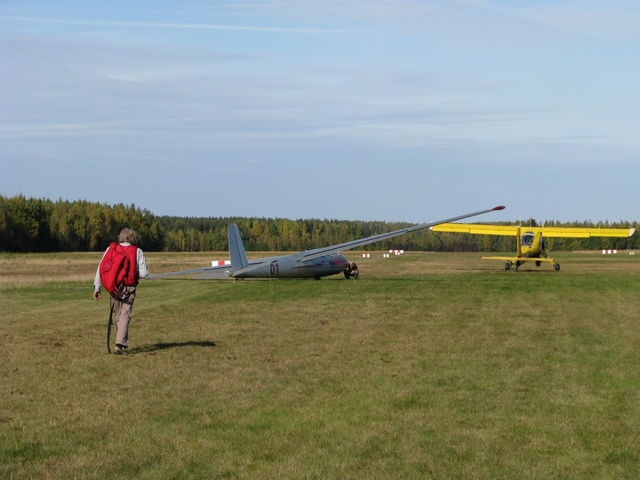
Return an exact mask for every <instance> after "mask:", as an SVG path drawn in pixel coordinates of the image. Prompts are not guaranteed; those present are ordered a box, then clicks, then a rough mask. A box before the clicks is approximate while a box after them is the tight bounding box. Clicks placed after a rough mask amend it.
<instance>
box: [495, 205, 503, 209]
mask: <svg viewBox="0 0 640 480" xmlns="http://www.w3.org/2000/svg"><path fill="white" fill-rule="evenodd" d="M493 209H494V210H504V205H498V206H497V207H493Z"/></svg>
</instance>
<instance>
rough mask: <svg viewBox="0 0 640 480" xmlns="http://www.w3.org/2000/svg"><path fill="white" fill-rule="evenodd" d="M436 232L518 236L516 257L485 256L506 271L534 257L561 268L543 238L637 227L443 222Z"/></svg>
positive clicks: (615, 233)
mask: <svg viewBox="0 0 640 480" xmlns="http://www.w3.org/2000/svg"><path fill="white" fill-rule="evenodd" d="M431 230H433V231H434V232H456V233H471V234H474V235H508V236H514V237H516V242H517V251H516V256H515V257H504V256H503V257H482V258H483V259H485V260H503V261H506V263H505V264H504V269H505V270H510V269H511V267H512V266H513V265H515V267H516V270H518V267H520V265H522V264H523V263H525V262H527V261H529V260H535V262H536V265H537V266H538V267H539V266H540V264H541V263H542V260H544V261H547V262H549V263H550V264H551V265H552V266H553V269H554V270H556V271H558V270H560V264H559V263H557V262H556V261H555V260H554V259H553V258H549V257H548V256H547V252H546V249H545V243H544V238H543V235H544V236H545V237H548V238H552V237H556V238H590V237H630V236H631V235H633V233H634V232H635V230H636V229H635V228H629V229H627V228H569V227H566V228H565V227H523V226H504V225H477V224H471V223H442V224H440V225H435V226H433V227H431Z"/></svg>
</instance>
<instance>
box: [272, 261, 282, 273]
mask: <svg viewBox="0 0 640 480" xmlns="http://www.w3.org/2000/svg"><path fill="white" fill-rule="evenodd" d="M269 272H270V273H271V275H277V274H278V273H279V272H280V269H279V268H278V263H277V262H274V263H272V264H271V265H269Z"/></svg>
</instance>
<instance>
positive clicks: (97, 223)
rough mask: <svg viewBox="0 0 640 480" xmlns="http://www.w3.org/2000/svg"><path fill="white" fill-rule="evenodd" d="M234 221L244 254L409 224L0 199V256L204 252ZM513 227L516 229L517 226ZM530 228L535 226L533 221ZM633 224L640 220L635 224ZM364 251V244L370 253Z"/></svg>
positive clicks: (456, 246)
mask: <svg viewBox="0 0 640 480" xmlns="http://www.w3.org/2000/svg"><path fill="white" fill-rule="evenodd" d="M230 223H237V224H238V226H239V227H240V232H241V234H242V236H243V241H244V245H245V248H246V250H247V251H299V250H309V249H312V248H317V247H324V246H328V245H333V244H336V243H342V242H346V241H349V240H353V239H357V238H362V237H368V236H371V235H376V234H379V233H385V232H390V231H393V230H398V229H400V228H404V227H408V226H410V225H411V224H409V223H394V222H364V221H345V220H326V219H325V220H319V219H306V220H302V219H300V220H290V219H283V218H247V217H210V218H201V217H169V216H160V217H158V216H155V215H153V214H152V213H151V212H149V211H148V210H145V209H140V208H138V207H136V206H135V205H124V204H117V205H111V206H110V205H106V204H101V203H95V202H88V201H85V200H78V201H73V202H70V201H66V200H61V199H60V200H57V201H51V200H47V199H36V198H26V197H24V196H22V195H18V196H15V197H11V198H7V197H4V196H0V251H6V252H55V251H100V250H104V249H105V248H106V247H107V245H108V244H109V242H112V241H114V240H116V239H117V236H118V233H119V232H120V230H121V229H122V228H123V227H125V226H128V227H131V228H133V229H135V230H137V231H138V233H139V234H140V236H141V239H142V243H141V246H142V247H143V248H144V249H145V250H147V251H167V252H200V251H221V250H227V249H228V245H227V225H228V224H230ZM511 224H517V222H512V223H511ZM525 224H527V225H529V224H533V225H535V222H534V221H533V220H528V221H527V222H525ZM545 224H546V225H551V226H564V227H593V226H600V227H603V228H604V227H609V228H630V227H631V226H632V223H631V222H625V221H621V222H617V223H609V222H604V223H598V224H593V223H591V222H570V223H559V222H556V221H548V222H545ZM634 224H635V223H634ZM639 243H640V240H639V235H638V234H636V235H634V236H633V237H632V238H588V239H573V238H566V239H565V238H551V239H547V246H548V248H549V250H552V251H553V250H556V251H558V250H599V249H602V248H617V249H620V250H622V249H637V248H639ZM515 246H516V242H515V239H514V238H512V237H497V236H485V235H464V234H454V233H435V232H432V231H430V230H423V231H419V232H415V233H411V234H408V235H403V236H401V237H397V238H395V239H391V240H388V241H386V242H380V243H377V244H374V245H371V246H370V247H369V248H370V249H376V250H390V249H403V250H408V251H409V250H417V251H436V252H453V251H455V252H470V251H483V252H509V251H515ZM366 248H367V247H365V249H366Z"/></svg>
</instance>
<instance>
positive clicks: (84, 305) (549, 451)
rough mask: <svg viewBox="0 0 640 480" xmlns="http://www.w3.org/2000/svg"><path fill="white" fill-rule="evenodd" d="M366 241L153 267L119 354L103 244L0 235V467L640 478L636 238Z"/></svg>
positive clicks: (151, 260) (243, 475)
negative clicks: (394, 246) (561, 246)
mask: <svg viewBox="0 0 640 480" xmlns="http://www.w3.org/2000/svg"><path fill="white" fill-rule="evenodd" d="M358 256H359V254H358V253H353V252H352V253H351V255H350V257H351V258H352V259H355V260H356V261H357V262H358V264H359V266H360V271H361V278H360V280H358V281H353V280H352V281H345V280H344V279H343V278H342V277H341V276H334V277H329V278H325V279H323V280H321V281H314V280H281V281H270V280H266V281H259V280H257V281H251V280H247V281H237V282H234V281H231V280H229V281H192V280H184V279H162V280H154V281H147V282H143V283H142V284H141V285H140V287H139V295H138V299H137V300H136V304H135V308H134V319H133V321H132V324H131V330H130V334H131V339H130V350H131V353H130V354H129V355H127V356H116V355H108V354H107V353H106V348H105V333H106V321H107V316H108V302H107V301H106V300H105V299H103V300H102V301H101V302H95V301H93V299H92V298H91V293H92V281H93V275H94V273H95V268H96V266H97V263H98V261H99V259H100V254H55V255H8V254H3V255H0V295H1V298H0V302H1V303H0V309H1V318H2V320H1V323H0V361H1V364H0V365H1V366H0V478H3V479H5V478H6V479H11V478H15V479H23V478H38V479H43V478H52V479H70V478H82V479H91V478H141V479H157V478H163V479H169V478H175V479H182V478H234V479H235V478H238V479H250V478H251V479H253V478H264V479H271V478H283V479H284V478H286V479H290V478H291V479H327V478H336V479H337V478H340V479H343V478H344V479H369V478H397V479H417V478H434V479H458V478H465V479H480V478H483V479H484V478H490V479H500V478H503V479H515V478H517V479H543V478H544V479H548V478H559V479H588V478H597V479H636V478H640V325H639V323H640V322H639V320H640V319H639V313H638V312H640V295H639V292H640V256H638V255H635V256H631V255H628V254H627V253H624V252H622V253H619V254H618V255H616V256H603V255H601V254H599V253H571V254H568V253H566V254H558V255H557V256H556V258H557V260H558V261H559V262H560V263H561V264H562V270H561V271H560V272H554V271H553V270H552V269H551V267H550V266H549V265H548V264H543V266H542V267H540V268H536V267H535V266H530V264H527V265H525V266H524V267H522V268H521V270H520V271H519V272H515V271H509V272H505V271H504V270H503V269H502V264H501V263H500V262H495V263H494V262H487V261H483V260H481V259H480V257H481V255H480V254H463V255H454V254H430V253H405V254H404V255H402V256H399V257H392V258H390V259H383V258H382V255H381V254H374V255H372V258H371V259H362V258H360V259H358ZM225 257H226V254H220V255H219V256H218V255H217V254H188V255H187V254H153V253H149V254H147V261H148V264H149V266H150V269H151V270H152V273H160V272H162V271H169V270H174V269H182V268H193V267H197V266H205V265H207V264H209V262H210V261H211V260H212V259H218V258H225Z"/></svg>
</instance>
